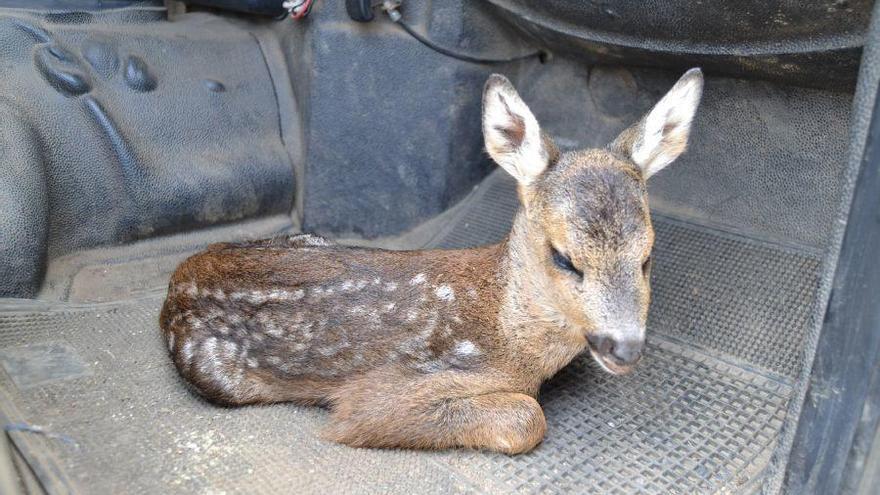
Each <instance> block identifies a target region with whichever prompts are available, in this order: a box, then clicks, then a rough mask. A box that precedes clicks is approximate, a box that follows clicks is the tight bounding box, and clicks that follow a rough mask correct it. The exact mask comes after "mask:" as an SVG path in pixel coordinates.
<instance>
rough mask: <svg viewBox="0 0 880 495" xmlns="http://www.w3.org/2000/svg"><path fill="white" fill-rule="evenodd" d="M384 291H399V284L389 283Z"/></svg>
mask: <svg viewBox="0 0 880 495" xmlns="http://www.w3.org/2000/svg"><path fill="white" fill-rule="evenodd" d="M383 290H384V291H385V292H394V291H396V290H397V284H396V283H395V282H388V283H387V284H385V287H384V288H383Z"/></svg>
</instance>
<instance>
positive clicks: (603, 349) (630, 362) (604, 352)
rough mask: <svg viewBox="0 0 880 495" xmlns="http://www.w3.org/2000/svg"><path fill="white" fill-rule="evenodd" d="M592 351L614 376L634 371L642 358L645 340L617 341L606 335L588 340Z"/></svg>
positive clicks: (628, 339)
mask: <svg viewBox="0 0 880 495" xmlns="http://www.w3.org/2000/svg"><path fill="white" fill-rule="evenodd" d="M588 341H589V343H590V350H591V351H592V353H593V355H594V357H595V358H596V359H597V360H599V362H600V363H601V364H602V365H603V366H604V367H605V368H607V369H608V370H609V371H611V372H612V373H614V374H625V373H628V372H629V371H631V370H632V367H633V366H635V365H636V364H637V363H638V362H639V361H640V360H641V358H642V352H643V351H644V348H645V340H644V339H640V338H627V339H615V338H613V337H609V336H606V335H596V336H591V337H589V338H588Z"/></svg>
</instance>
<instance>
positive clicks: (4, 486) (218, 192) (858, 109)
mask: <svg viewBox="0 0 880 495" xmlns="http://www.w3.org/2000/svg"><path fill="white" fill-rule="evenodd" d="M873 10H874V6H873V2H871V1H869V0H822V1H810V2H794V1H787V0H786V1H780V2H759V1H755V0H745V1H741V2H721V1H704V2H689V1H684V0H672V1H665V2H656V1H654V0H648V1H632V0H610V1H595V2H594V1H591V2H581V1H576V0H543V1H540V0H471V1H467V0H445V1H442V2H440V1H430V0H421V1H416V0H402V1H369V0H366V1H331V0H305V1H301V0H292V1H289V2H282V1H281V0H276V1H271V0H265V1H264V0H193V1H188V0H187V1H176V0H166V1H161V0H79V1H73V0H0V61H2V75H0V118H2V124H0V157H2V162H0V422H2V424H3V425H4V431H5V435H3V436H2V438H0V493H10V494H15V493H53V494H54V493H298V494H308V493H323V494H325V493H387V494H404V493H420V494H421V493H425V494H428V493H492V494H496V493H499V494H500V493H620V494H631V493H686V494H691V493H780V492H785V493H796V494H800V493H859V494H869V493H876V491H875V490H876V486H880V485H878V483H880V448H878V446H880V443H878V442H874V439H875V437H876V436H877V435H878V433H880V430H878V428H877V426H878V420H880V373H878V366H877V363H878V362H880V361H878V355H880V304H878V300H877V294H880V292H878V290H880V270H877V268H876V265H875V264H874V263H873V262H872V259H871V258H872V256H873V257H874V259H876V254H875V253H876V249H877V246H878V245H880V221H878V216H877V215H878V211H880V199H878V198H880V174H878V167H877V163H878V161H877V160H876V159H875V157H874V155H875V154H878V153H880V148H877V147H876V146H873V145H875V144H877V143H880V141H878V140H876V139H875V135H880V127H878V128H877V129H875V128H874V126H873V125H872V122H873V120H874V107H875V96H876V94H877V90H878V81H880V44H878V43H880V17H878V16H876V15H874V16H872V11H873ZM872 19H873V20H872ZM691 67H700V68H701V69H702V70H703V73H704V76H705V86H704V92H703V98H702V103H701V105H700V108H699V110H698V111H697V116H696V120H695V121H694V124H693V125H694V127H693V131H692V133H691V137H690V143H689V148H688V151H687V152H686V153H685V154H684V155H683V156H682V157H680V158H679V159H678V161H677V162H676V163H675V164H674V165H673V166H670V167H669V168H668V169H667V170H664V171H663V172H661V173H659V174H657V175H656V176H655V177H653V178H652V179H651V181H650V183H649V187H650V190H649V191H650V203H651V210H652V219H653V224H654V228H655V230H656V243H655V247H654V267H653V273H652V288H653V300H652V303H651V309H650V314H649V319H648V349H647V352H646V355H645V358H644V359H643V362H642V363H641V364H640V365H639V369H638V370H637V371H636V372H635V373H633V374H631V375H628V376H611V375H609V374H606V373H602V372H600V371H598V370H597V368H596V367H595V366H592V365H591V364H590V363H589V356H586V355H585V356H582V357H578V358H577V359H576V360H575V361H574V362H573V363H572V364H571V365H569V366H568V367H566V368H565V369H563V370H562V371H561V372H560V373H559V374H558V375H557V376H555V377H554V378H552V379H551V380H550V381H548V382H547V383H546V384H545V386H544V387H543V388H542V390H541V393H540V396H539V401H540V402H541V404H542V406H543V407H544V412H545V415H546V419H547V425H548V429H547V434H546V438H545V440H544V441H543V443H542V444H541V445H540V446H539V447H538V448H537V449H535V450H534V451H532V452H530V453H528V454H523V455H518V456H507V455H503V454H496V453H488V452H482V451H473V450H449V451H436V452H417V451H408V450H393V449H392V450H378V449H354V448H350V447H346V446H342V445H337V444H334V443H331V442H327V441H325V440H323V439H322V438H321V437H320V435H319V431H320V428H321V426H322V424H323V423H324V421H325V419H326V415H327V412H326V411H325V410H323V409H320V408H307V407H299V406H295V405H291V404H276V405H270V406H254V407H242V408H227V407H219V406H217V405H214V404H211V403H209V402H207V401H205V400H204V399H202V398H201V397H199V396H198V395H197V394H196V393H194V392H193V391H192V390H191V389H190V388H188V387H187V385H186V384H185V383H184V381H183V380H182V379H181V378H180V377H179V376H178V373H177V371H176V370H175V369H174V367H173V366H172V365H171V362H170V360H169V358H168V355H167V349H166V347H165V344H164V343H163V341H162V338H161V336H160V333H159V327H158V314H159V310H160V307H161V305H162V301H163V299H164V297H165V293H166V289H167V286H168V279H169V277H170V274H171V273H172V271H173V270H174V268H175V266H176V265H177V264H178V263H180V262H181V261H182V260H184V259H185V258H187V257H188V256H190V255H192V254H194V253H195V252H197V251H199V250H201V249H203V248H204V247H205V246H207V245H208V244H210V243H213V242H219V241H236V240H248V239H260V238H267V237H273V236H278V235H285V234H292V233H298V232H309V233H316V234H319V235H322V236H325V237H327V238H329V239H333V240H334V241H336V242H340V243H345V244H352V245H362V246H372V247H380V248H385V249H395V250H402V249H422V248H461V247H469V246H478V245H483V244H488V243H493V242H498V241H500V240H502V239H503V238H504V236H505V235H506V234H507V232H508V230H509V228H510V225H511V220H512V218H513V214H514V212H515V211H516V208H517V207H518V199H517V193H516V185H515V181H514V180H513V179H512V178H511V177H510V176H509V175H507V174H506V173H505V172H504V171H503V170H501V169H500V168H499V167H498V166H497V165H495V164H494V163H492V161H491V160H490V159H489V156H488V155H487V153H486V152H485V148H484V145H483V136H482V133H481V120H480V115H481V114H480V112H481V100H480V98H481V92H482V89H483V84H484V83H485V81H486V79H487V78H488V77H489V76H490V75H491V74H493V73H500V74H504V75H505V76H507V77H508V78H509V79H510V80H511V81H512V82H513V84H514V85H515V86H516V88H517V90H518V91H519V92H520V94H521V95H522V97H523V99H524V101H525V102H526V103H527V104H528V105H529V107H530V108H531V109H532V111H533V112H534V113H535V115H536V117H537V119H538V120H539V121H540V123H541V125H542V127H543V129H544V130H545V131H547V132H548V133H549V134H550V135H551V136H552V137H553V139H554V140H555V142H556V144H557V145H558V146H559V147H560V148H561V149H563V150H571V149H579V148H585V147H601V146H604V145H606V144H607V143H608V142H610V141H611V140H613V139H614V137H615V136H617V134H618V133H620V132H621V131H622V130H623V129H624V128H626V127H627V126H629V125H631V124H632V123H633V122H635V121H637V120H638V119H639V118H640V117H641V116H642V115H643V114H644V113H645V112H646V111H647V110H649V109H650V108H651V106H652V105H653V104H654V103H655V102H656V101H657V100H658V99H659V98H660V97H661V96H662V95H663V94H664V93H665V92H666V91H667V90H668V89H669V88H670V87H671V86H672V84H673V83H674V82H675V81H676V80H677V79H678V77H679V76H681V74H682V73H684V71H686V70H687V69H689V68H691Z"/></svg>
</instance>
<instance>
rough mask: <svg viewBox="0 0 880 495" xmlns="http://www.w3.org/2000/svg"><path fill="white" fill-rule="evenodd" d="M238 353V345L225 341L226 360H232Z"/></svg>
mask: <svg viewBox="0 0 880 495" xmlns="http://www.w3.org/2000/svg"><path fill="white" fill-rule="evenodd" d="M237 352H238V344H236V343H235V342H233V341H231V340H224V341H223V353H224V354H225V355H226V358H228V359H232V358H233V357H234V356H235V354H236V353H237Z"/></svg>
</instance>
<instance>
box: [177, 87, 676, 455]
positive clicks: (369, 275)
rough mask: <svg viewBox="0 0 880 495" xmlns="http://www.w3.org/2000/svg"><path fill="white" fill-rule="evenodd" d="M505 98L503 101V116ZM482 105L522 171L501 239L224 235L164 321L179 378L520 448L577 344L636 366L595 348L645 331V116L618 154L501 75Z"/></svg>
mask: <svg viewBox="0 0 880 495" xmlns="http://www.w3.org/2000/svg"><path fill="white" fill-rule="evenodd" d="M492 91H500V92H503V93H504V94H505V96H502V98H501V103H502V104H503V107H502V109H501V110H498V111H496V112H495V113H494V114H493V113H492V112H491V111H489V110H491V108H490V106H491V105H493V104H494V103H493V100H492V98H493V94H492ZM484 104H485V105H487V113H486V115H487V117H486V119H487V121H486V122H484V127H486V126H487V125H488V126H490V127H489V129H490V130H489V131H487V141H489V140H490V139H491V140H494V141H493V142H491V143H490V142H487V147H489V149H490V152H491V153H493V158H495V159H496V161H498V162H499V163H500V164H502V166H504V167H505V168H509V169H510V170H511V172H512V173H514V175H515V176H517V177H518V179H520V182H521V184H520V189H519V194H520V197H521V199H522V203H523V207H522V209H521V210H520V211H519V212H518V213H517V215H516V218H515V220H514V226H513V229H512V231H511V233H510V235H509V237H508V238H507V239H506V240H505V241H504V242H501V243H500V244H496V245H492V246H486V247H480V248H473V249H463V250H449V251H444V250H424V251H407V252H393V251H385V250H379V249H363V248H352V247H343V246H337V245H332V244H330V243H329V242H327V241H325V240H323V239H321V238H318V237H315V236H310V235H297V236H291V237H287V238H277V239H267V240H261V241H252V242H247V243H241V244H217V245H213V246H210V247H209V248H208V249H207V250H206V251H204V252H202V253H199V254H197V255H195V256H193V257H191V258H189V259H187V260H186V261H184V262H183V263H182V264H181V265H180V266H179V267H178V268H177V270H176V271H175V273H174V275H173V276H172V278H171V282H170V284H169V288H168V297H167V299H166V301H165V305H164V307H163V308H162V313H161V316H160V326H161V328H162V331H163V334H164V335H165V338H166V341H167V343H168V347H169V352H170V354H171V356H172V359H173V360H174V363H175V365H176V366H177V368H178V370H179V371H180V373H181V375H182V376H183V377H184V378H185V379H186V380H187V381H188V382H189V383H191V384H192V385H193V387H194V388H195V389H196V390H197V391H198V392H199V393H201V394H202V395H204V396H205V397H207V398H208V399H210V400H213V401H216V402H219V403H222V404H229V405H242V404H259V403H272V402H287V401H291V402H297V403H300V404H312V405H315V404H324V405H328V406H330V408H331V409H332V415H331V418H330V422H329V424H328V426H327V428H326V430H325V432H324V435H325V436H326V438H329V439H332V440H334V441H338V442H342V443H345V444H348V445H351V446H358V447H407V448H432V449H440V448H450V447H470V448H485V449H491V450H496V451H499V452H505V453H509V454H515V453H520V452H526V451H528V450H530V449H532V448H534V447H535V446H536V445H537V444H538V443H539V442H540V441H541V439H542V438H543V436H544V432H545V429H546V424H545V421H544V415H543V412H542V411H541V407H540V406H539V405H538V403H537V401H536V396H537V392H538V388H539V386H540V384H541V382H542V381H543V380H545V379H547V378H548V377H550V376H552V375H553V374H554V373H556V372H557V371H558V370H559V369H560V368H562V367H563V366H565V365H566V364H568V363H569V362H570V361H571V359H573V358H574V356H576V355H577V354H578V353H580V352H582V351H584V350H585V349H588V348H589V349H590V351H591V352H592V353H593V355H594V357H596V359H597V361H598V362H600V364H602V365H603V366H604V367H605V368H606V369H607V370H609V371H611V372H614V373H624V372H628V371H629V370H631V369H632V366H634V364H635V362H637V360H638V357H639V354H635V353H632V354H631V355H630V356H629V358H628V359H629V361H627V362H620V361H619V360H616V358H614V357H613V356H612V354H613V352H614V347H613V346H612V345H605V346H604V347H603V344H599V343H597V342H599V341H603V342H606V343H607V342H608V341H609V339H611V340H613V341H614V342H616V343H618V344H619V345H624V344H627V345H630V344H632V345H639V346H640V345H641V343H643V340H644V334H643V331H644V320H645V317H646V314H647V307H648V301H649V297H650V289H649V286H648V268H649V267H650V263H649V255H650V250H651V245H652V243H653V231H652V229H651V222H650V217H649V213H648V205H647V193H646V187H645V179H644V177H643V175H644V174H643V173H642V171H641V170H640V169H639V168H638V166H636V165H635V164H634V163H633V162H631V161H630V160H629V159H628V158H627V157H628V153H629V151H628V150H629V149H630V147H631V146H632V143H633V142H634V140H635V139H638V136H639V134H638V132H639V131H638V125H637V126H636V127H635V128H634V129H632V130H629V131H627V132H625V133H624V134H623V135H621V137H620V138H619V139H618V140H617V141H616V142H615V143H614V144H613V145H612V146H610V147H609V149H606V150H584V151H579V152H572V153H559V152H558V151H557V150H556V148H555V146H554V145H553V143H552V140H550V139H549V137H547V136H546V135H545V134H543V133H541V132H540V130H539V129H534V128H529V126H534V125H537V124H536V121H535V120H534V117H533V116H531V114H530V113H527V112H528V109H527V108H526V107H525V105H524V104H523V103H522V102H521V100H519V97H518V95H516V93H515V91H514V90H513V88H512V86H510V84H509V82H507V81H506V79H503V78H501V77H500V76H493V78H492V79H490V82H489V84H488V85H487V89H486V97H485V98H484ZM517 112H519V113H517ZM493 115H495V117H493ZM493 119H494V120H493ZM639 125H641V124H639ZM673 131H674V133H676V137H675V139H673V142H672V143H671V144H670V146H672V147H678V146H680V136H679V135H680V134H681V132H682V131H681V130H680V129H673ZM493 133H494V134H493ZM684 135H685V137H686V130H685V133H684ZM529 136H532V137H531V138H529ZM534 136H539V137H540V138H539V139H535V138H534ZM529 146H531V147H535V146H538V147H540V149H525V148H523V147H526V148H527V147H529ZM647 151H648V152H650V151H651V150H647ZM664 152H668V150H665V149H661V150H659V151H658V153H660V154H662V153H664ZM658 156H659V155H658ZM523 157H525V158H523ZM535 157H537V159H540V160H545V163H522V160H524V159H536V158H535ZM518 160H519V161H518ZM554 250H555V252H554ZM562 257H564V258H565V260H568V261H565V263H570V266H568V267H566V266H565V265H564V264H563V265H562V266H560V263H563V262H562V261H560V259H562ZM639 331H641V332H642V333H641V339H642V342H641V343H640V342H635V344H633V342H631V341H627V340H625V339H630V340H632V338H633V335H636V337H638V335H637V334H638V332H639ZM633 332H635V333H633ZM614 339H617V340H614ZM640 349H641V348H640V347H639V348H638V349H637V351H638V352H639V353H640ZM618 350H619V348H618ZM630 358H631V359H630Z"/></svg>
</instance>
